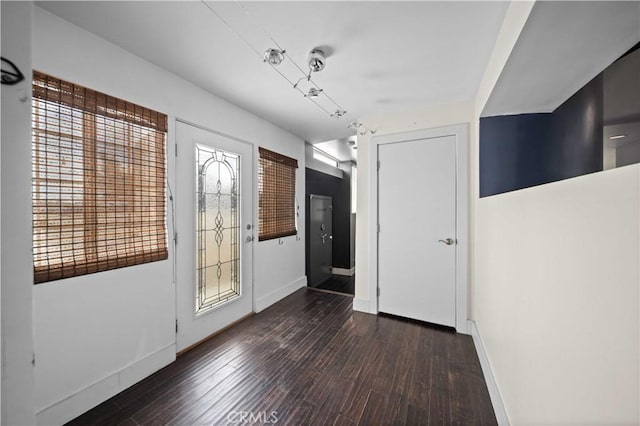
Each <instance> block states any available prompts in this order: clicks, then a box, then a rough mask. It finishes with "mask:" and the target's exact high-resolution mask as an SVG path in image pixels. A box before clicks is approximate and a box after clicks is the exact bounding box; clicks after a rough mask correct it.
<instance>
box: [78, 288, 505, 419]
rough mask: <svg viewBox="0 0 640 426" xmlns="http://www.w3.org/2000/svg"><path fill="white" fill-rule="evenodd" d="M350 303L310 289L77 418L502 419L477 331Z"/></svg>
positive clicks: (210, 342) (224, 333)
mask: <svg viewBox="0 0 640 426" xmlns="http://www.w3.org/2000/svg"><path fill="white" fill-rule="evenodd" d="M352 302H353V299H352V298H350V297H347V296H341V295H337V294H330V293H324V292H318V291H313V290H308V289H306V288H304V289H301V290H299V291H297V292H295V293H294V294H292V295H291V296H289V297H287V298H285V299H283V300H282V301H280V302H278V303H277V304H275V305H273V306H271V307H270V308H268V309H266V310H265V311H263V312H261V313H259V314H257V315H254V316H252V317H250V318H249V319H247V320H244V321H243V322H241V323H239V324H238V325H236V326H234V327H232V328H230V329H229V330H227V331H225V332H223V333H221V334H219V335H218V336H216V337H214V338H212V339H210V340H208V341H207V342H205V343H203V344H202V345H200V346H197V347H196V348H194V349H192V350H191V351H189V352H187V353H185V354H184V355H182V356H180V357H178V359H177V360H176V362H174V363H173V364H171V365H169V366H167V367H165V368H163V369H162V370H160V371H158V372H157V373H155V374H154V375H152V376H150V377H148V378H146V379H145V380H143V381H141V382H139V383H137V384H135V385H134V386H132V387H131V388H129V389H127V390H125V391H123V392H122V393H120V394H118V395H116V396H115V397H113V398H111V399H110V400H108V401H106V402H104V403H103V404H101V405H99V406H97V407H96V408H94V409H93V410H90V411H89V412H87V413H85V414H83V415H82V416H80V417H78V418H77V419H75V420H73V421H72V422H70V423H69V424H73V425H136V424H140V425H147V424H151V425H160V424H162V425H164V424H170V425H174V424H175V425H192V424H198V425H201V424H208V425H219V424H274V423H275V424H278V425H325V424H326V425H378V424H380V425H383V424H388V425H402V424H406V425H420V424H440V425H449V424H461V425H467V424H478V425H492V424H496V418H495V416H494V413H493V409H492V407H491V402H490V399H489V394H488V392H487V387H486V384H485V382H484V378H483V376H482V371H481V369H480V364H479V362H478V357H477V355H476V352H475V349H474V346H473V342H472V340H471V337H469V336H464V335H459V334H455V333H453V332H450V331H447V330H443V329H440V328H434V327H428V326H425V325H422V324H417V323H415V322H410V321H405V320H400V319H396V318H389V317H384V316H374V315H368V314H363V313H359V312H352V309H351V306H352ZM243 413H244V414H243ZM242 420H244V421H242Z"/></svg>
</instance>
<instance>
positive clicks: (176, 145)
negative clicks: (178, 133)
mask: <svg viewBox="0 0 640 426" xmlns="http://www.w3.org/2000/svg"><path fill="white" fill-rule="evenodd" d="M173 146H175V147H176V149H175V155H176V157H177V156H178V144H175V145H173Z"/></svg>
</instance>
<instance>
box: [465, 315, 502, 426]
mask: <svg viewBox="0 0 640 426" xmlns="http://www.w3.org/2000/svg"><path fill="white" fill-rule="evenodd" d="M468 324H469V325H468V327H467V328H468V329H469V331H470V332H471V336H472V337H473V344H474V346H475V347H476V352H477V353H478V359H479V360H480V366H481V367H482V374H483V375H484V381H485V382H486V383H487V389H488V390H489V397H490V398H491V404H492V405H493V411H494V412H495V414H496V420H498V424H499V425H500V426H509V425H510V424H511V422H509V416H508V415H507V410H506V409H505V408H504V403H503V402H502V396H501V395H500V389H498V384H497V383H496V379H495V377H494V376H493V370H492V369H491V364H490V363H489V357H488V356H487V351H486V350H485V348H484V343H483V342H482V337H480V332H479V331H478V326H477V325H476V322H475V321H471V320H469V321H468Z"/></svg>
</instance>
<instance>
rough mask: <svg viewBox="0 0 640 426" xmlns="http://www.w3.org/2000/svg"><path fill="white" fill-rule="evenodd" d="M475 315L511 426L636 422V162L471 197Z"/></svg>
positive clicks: (639, 178)
mask: <svg viewBox="0 0 640 426" xmlns="http://www.w3.org/2000/svg"><path fill="white" fill-rule="evenodd" d="M476 225H477V226H476V230H477V232H476V242H477V250H476V256H477V258H476V277H475V320H476V323H477V326H478V329H479V331H480V334H481V335H482V339H483V342H484V345H485V348H486V352H487V356H488V359H489V362H490V364H491V367H492V370H493V374H494V377H495V379H496V382H497V384H498V388H499V390H500V393H501V395H502V399H503V402H504V405H505V408H506V411H507V414H508V416H509V418H510V421H511V423H512V424H516V425H519V424H638V423H639V422H640V414H639V411H638V410H639V405H638V401H639V397H640V395H639V388H640V379H639V377H640V376H639V374H640V371H639V363H640V357H639V345H640V339H639V335H640V325H639V322H640V316H639V307H640V303H639V296H640V295H639V291H638V287H639V284H640V271H639V268H640V266H639V264H640V165H638V164H635V165H632V166H627V167H622V168H618V169H613V170H609V171H605V172H600V173H594V174H590V175H585V176H580V177H577V178H574V179H569V180H564V181H560V182H555V183H551V184H547V185H541V186H537V187H533V188H528V189H524V190H520V191H514V192H510V193H506V194H501V195H497V196H492V197H486V198H482V199H480V200H478V202H477V223H476Z"/></svg>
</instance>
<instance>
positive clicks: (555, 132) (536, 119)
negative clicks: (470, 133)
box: [479, 75, 603, 197]
mask: <svg viewBox="0 0 640 426" xmlns="http://www.w3.org/2000/svg"><path fill="white" fill-rule="evenodd" d="M602 81H603V80H602V75H598V76H597V77H596V78H594V79H593V80H592V81H590V82H589V83H588V84H587V85H585V86H584V87H583V88H582V89H580V90H579V91H578V92H576V93H575V94H574V95H573V96H572V97H571V98H569V99H568V100H567V101H566V102H565V103H563V104H562V105H560V106H559V107H558V108H556V110H555V111H553V112H552V113H539V114H520V115H502V116H496V117H484V118H481V119H480V153H479V155H480V197H486V196H489V195H495V194H501V193H504V192H509V191H515V190H518V189H523V188H528V187H531V186H536V185H541V184H545V183H549V182H555V181H558V180H562V179H567V178H571V177H575V176H580V175H583V174H587V173H593V172H597V171H601V170H602V148H603V147H602V126H603V122H602V120H603V119H602V117H603V83H602Z"/></svg>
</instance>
